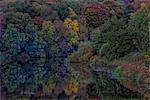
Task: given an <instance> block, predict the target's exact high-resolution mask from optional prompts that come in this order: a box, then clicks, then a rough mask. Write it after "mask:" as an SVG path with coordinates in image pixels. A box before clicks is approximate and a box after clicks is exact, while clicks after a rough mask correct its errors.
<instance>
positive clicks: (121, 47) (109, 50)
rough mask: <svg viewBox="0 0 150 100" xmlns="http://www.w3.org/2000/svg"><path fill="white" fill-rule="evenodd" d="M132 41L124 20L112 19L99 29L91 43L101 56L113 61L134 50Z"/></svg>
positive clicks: (132, 37)
mask: <svg viewBox="0 0 150 100" xmlns="http://www.w3.org/2000/svg"><path fill="white" fill-rule="evenodd" d="M100 38H101V39H100ZM133 39H134V36H133V35H132V34H131V33H129V32H128V31H127V26H126V22H125V21H124V19H117V18H116V17H113V18H111V19H110V20H108V21H107V22H106V23H105V24H103V25H102V26H101V27H100V32H99V33H96V34H95V39H93V42H94V46H95V48H96V50H98V52H99V53H100V54H101V55H102V56H105V57H106V58H108V59H114V58H119V57H122V56H124V55H126V54H128V53H129V52H131V51H134V50H135V45H134V44H133Z"/></svg>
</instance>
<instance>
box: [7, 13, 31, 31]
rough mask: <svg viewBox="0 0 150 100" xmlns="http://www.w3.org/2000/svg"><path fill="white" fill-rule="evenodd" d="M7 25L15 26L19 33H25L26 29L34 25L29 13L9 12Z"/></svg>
mask: <svg viewBox="0 0 150 100" xmlns="http://www.w3.org/2000/svg"><path fill="white" fill-rule="evenodd" d="M6 23H7V24H13V25H14V27H16V28H17V30H18V31H19V32H24V27H26V25H27V24H30V23H32V19H31V16H30V15H29V14H28V13H22V12H7V13H6Z"/></svg>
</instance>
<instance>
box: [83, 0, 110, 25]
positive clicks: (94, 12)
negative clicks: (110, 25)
mask: <svg viewBox="0 0 150 100" xmlns="http://www.w3.org/2000/svg"><path fill="white" fill-rule="evenodd" d="M82 15H83V16H84V17H85V18H86V23H87V25H88V26H89V27H93V28H96V27H98V26H100V25H101V24H103V23H104V22H105V21H106V20H107V19H108V17H109V12H108V9H107V7H106V6H105V5H103V4H101V3H98V2H96V3H91V4H87V6H86V7H85V8H84V9H83V11H82Z"/></svg>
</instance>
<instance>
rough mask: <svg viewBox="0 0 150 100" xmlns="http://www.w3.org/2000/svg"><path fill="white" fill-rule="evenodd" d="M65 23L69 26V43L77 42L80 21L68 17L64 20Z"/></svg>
mask: <svg viewBox="0 0 150 100" xmlns="http://www.w3.org/2000/svg"><path fill="white" fill-rule="evenodd" d="M64 25H65V26H66V27H67V30H68V31H67V33H66V35H67V36H68V37H69V40H70V41H69V43H71V44H76V43H77V42H78V34H79V23H78V21H77V20H76V19H75V20H72V19H71V18H66V19H65V21H64Z"/></svg>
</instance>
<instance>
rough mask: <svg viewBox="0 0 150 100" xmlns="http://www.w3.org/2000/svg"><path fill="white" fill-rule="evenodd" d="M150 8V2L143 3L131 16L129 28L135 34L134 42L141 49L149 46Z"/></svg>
mask: <svg viewBox="0 0 150 100" xmlns="http://www.w3.org/2000/svg"><path fill="white" fill-rule="evenodd" d="M149 8H150V4H141V7H140V9H138V11H137V12H134V13H133V14H132V15H131V16H130V20H129V26H128V30H129V32H130V34H133V35H134V36H135V38H134V44H135V45H136V48H137V49H138V50H140V51H144V50H148V47H149V21H150V15H149V13H148V12H149V11H150V10H149Z"/></svg>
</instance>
